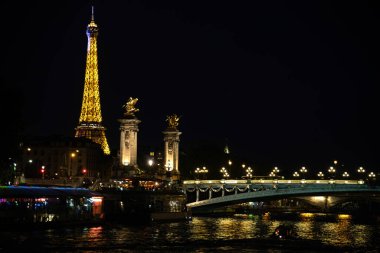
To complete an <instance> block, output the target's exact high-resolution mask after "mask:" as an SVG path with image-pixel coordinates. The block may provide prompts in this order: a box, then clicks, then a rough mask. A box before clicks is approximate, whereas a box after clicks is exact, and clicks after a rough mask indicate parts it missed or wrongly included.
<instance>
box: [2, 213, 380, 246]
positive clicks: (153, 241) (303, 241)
mask: <svg viewBox="0 0 380 253" xmlns="http://www.w3.org/2000/svg"><path fill="white" fill-rule="evenodd" d="M280 224H285V225H291V226H293V228H294V230H295V231H296V232H297V235H298V239H296V240H294V241H290V242H289V241H283V240H277V239H269V238H270V237H271V234H272V233H273V231H274V230H275V228H276V227H277V226H279V225H280ZM1 230H2V231H1V232H0V241H1V244H0V251H1V252H15V251H18V252H22V250H28V251H29V252H30V251H31V252H37V251H38V252H109V251H112V252H333V251H334V252H379V251H380V246H379V244H380V221H376V220H372V221H369V222H368V221H367V222H362V221H357V220H356V219H353V218H352V217H351V216H349V215H339V216H338V215H335V216H333V217H327V216H325V215H315V214H308V213H305V214H302V215H300V216H299V217H298V218H297V219H293V220H279V219H275V218H271V217H269V216H267V215H263V216H253V215H240V216H229V217H193V219H192V220H191V221H184V222H174V223H155V224H149V225H141V226H130V225H129V226H128V225H122V224H112V225H111V224H108V225H102V226H93V227H76V228H60V229H45V230H42V229H41V230H33V231H31V230H29V231H28V230H21V229H20V230H21V231H20V230H12V231H6V230H4V229H1Z"/></svg>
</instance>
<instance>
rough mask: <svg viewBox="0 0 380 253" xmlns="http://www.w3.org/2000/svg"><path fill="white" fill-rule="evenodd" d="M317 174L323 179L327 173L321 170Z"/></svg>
mask: <svg viewBox="0 0 380 253" xmlns="http://www.w3.org/2000/svg"><path fill="white" fill-rule="evenodd" d="M317 176H318V177H320V178H321V179H322V178H323V177H324V176H325V175H324V174H323V172H322V171H320V172H318V174H317Z"/></svg>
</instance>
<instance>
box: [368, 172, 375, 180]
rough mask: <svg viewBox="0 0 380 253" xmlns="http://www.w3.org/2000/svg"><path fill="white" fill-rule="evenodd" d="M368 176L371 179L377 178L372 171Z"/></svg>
mask: <svg viewBox="0 0 380 253" xmlns="http://www.w3.org/2000/svg"><path fill="white" fill-rule="evenodd" d="M368 177H369V178H370V179H375V178H376V175H375V173H373V172H372V171H371V172H370V173H369V174H368Z"/></svg>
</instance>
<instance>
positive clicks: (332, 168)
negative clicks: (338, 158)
mask: <svg viewBox="0 0 380 253" xmlns="http://www.w3.org/2000/svg"><path fill="white" fill-rule="evenodd" d="M328 172H329V173H330V178H334V174H335V168H334V167H333V166H330V168H329V169H328Z"/></svg>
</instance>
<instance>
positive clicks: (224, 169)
mask: <svg viewBox="0 0 380 253" xmlns="http://www.w3.org/2000/svg"><path fill="white" fill-rule="evenodd" d="M220 173H222V177H223V178H229V177H230V174H229V173H228V171H227V170H226V168H225V167H222V168H221V169H220Z"/></svg>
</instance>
